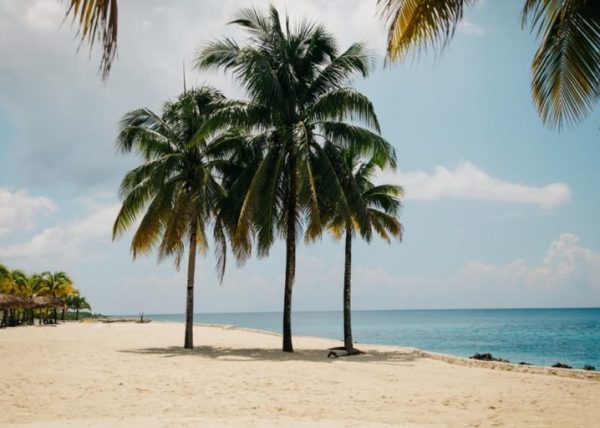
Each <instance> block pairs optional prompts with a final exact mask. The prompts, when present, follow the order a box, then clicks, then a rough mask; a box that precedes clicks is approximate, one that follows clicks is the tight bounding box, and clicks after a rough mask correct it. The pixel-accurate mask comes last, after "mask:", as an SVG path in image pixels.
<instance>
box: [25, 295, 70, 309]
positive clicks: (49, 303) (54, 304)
mask: <svg viewBox="0 0 600 428" xmlns="http://www.w3.org/2000/svg"><path fill="white" fill-rule="evenodd" d="M65 306H66V304H65V302H64V301H62V300H60V299H55V298H54V297H50V296H34V297H32V298H31V306H30V307H32V308H34V309H38V308H64V307H65Z"/></svg>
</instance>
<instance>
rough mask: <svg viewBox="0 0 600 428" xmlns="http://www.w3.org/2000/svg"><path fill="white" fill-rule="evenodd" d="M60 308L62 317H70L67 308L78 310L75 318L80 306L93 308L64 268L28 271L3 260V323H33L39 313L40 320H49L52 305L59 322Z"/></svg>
mask: <svg viewBox="0 0 600 428" xmlns="http://www.w3.org/2000/svg"><path fill="white" fill-rule="evenodd" d="M59 308H60V309H62V315H61V319H62V320H63V321H64V320H65V319H66V318H67V313H66V310H67V309H74V310H75V311H76V316H75V317H76V319H79V309H91V307H90V305H89V303H88V302H87V301H86V299H85V298H84V297H82V296H80V294H79V290H77V289H76V288H75V287H74V285H73V281H72V280H71V278H70V277H69V276H68V275H67V274H66V273H65V272H54V273H52V272H42V273H36V274H33V275H28V274H26V273H25V272H23V271H21V270H10V269H9V268H8V267H6V266H5V265H2V264H0V311H3V313H4V315H3V319H2V322H3V324H4V325H6V324H8V323H11V324H21V323H26V324H32V323H33V322H34V319H35V318H36V317H37V318H38V319H39V321H40V323H41V322H42V321H44V322H48V320H49V313H48V310H49V309H52V319H53V321H54V323H56V322H57V321H58V310H57V309H59Z"/></svg>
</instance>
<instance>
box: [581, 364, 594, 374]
mask: <svg viewBox="0 0 600 428" xmlns="http://www.w3.org/2000/svg"><path fill="white" fill-rule="evenodd" d="M583 370H589V371H591V372H593V371H596V367H594V366H590V365H589V364H586V365H585V366H583Z"/></svg>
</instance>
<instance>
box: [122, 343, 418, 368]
mask: <svg viewBox="0 0 600 428" xmlns="http://www.w3.org/2000/svg"><path fill="white" fill-rule="evenodd" d="M120 352H124V353H128V354H137V355H156V356H160V357H164V358H175V357H185V356H187V357H189V356H196V357H203V358H212V359H218V360H223V361H240V362H241V361H314V362H328V363H331V362H334V361H339V360H343V361H349V362H356V363H370V362H384V363H391V364H398V363H412V362H414V361H416V360H417V359H419V358H422V356H421V355H419V353H417V352H414V351H369V352H366V353H364V354H360V355H353V356H350V357H340V358H328V354H329V350H327V349H301V350H297V351H296V352H294V353H288V352H282V351H281V350H279V349H268V348H267V349H265V348H225V347H224V348H218V347H213V346H199V347H196V348H194V349H184V348H181V347H179V346H169V347H163V348H141V349H123V350H121V351H120Z"/></svg>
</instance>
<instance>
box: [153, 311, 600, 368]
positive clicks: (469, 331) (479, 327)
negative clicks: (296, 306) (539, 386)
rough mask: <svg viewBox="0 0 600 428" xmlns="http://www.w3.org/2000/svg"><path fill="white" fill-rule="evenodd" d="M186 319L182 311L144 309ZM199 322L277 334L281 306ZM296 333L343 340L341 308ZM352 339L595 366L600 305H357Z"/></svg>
mask: <svg viewBox="0 0 600 428" xmlns="http://www.w3.org/2000/svg"><path fill="white" fill-rule="evenodd" d="M145 318H147V319H151V320H155V321H171V322H183V321H184V315H183V314H160V315H159V314H146V315H145ZM194 321H195V322H196V323H215V324H232V325H235V326H239V327H246V328H254V329H261V330H267V331H272V332H276V333H279V332H281V322H282V321H281V314H280V313H278V312H257V313H227V314H202V313H200V314H195V318H194ZM292 321H293V323H292V326H293V332H294V334H296V335H302V336H320V337H327V338H332V339H342V338H343V334H342V313H341V312H295V313H294V314H293V320H292ZM352 322H353V332H354V339H355V341H356V342H358V343H374V344H383V345H397V346H407V347H415V348H419V349H423V350H428V351H433V352H439V353H444V354H450V355H456V356H461V357H468V356H471V355H473V354H474V353H476V352H478V353H485V352H490V353H492V354H493V355H494V356H495V357H500V358H504V359H508V360H510V361H511V362H515V363H518V362H521V361H525V362H528V363H531V364H536V365H544V366H549V365H553V364H555V363H556V362H562V363H566V364H568V365H570V366H573V367H574V368H583V366H584V365H586V364H589V365H592V366H595V367H596V369H598V370H600V308H573V309H467V310H462V309H461V310H393V311H354V312H353V318H352Z"/></svg>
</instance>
